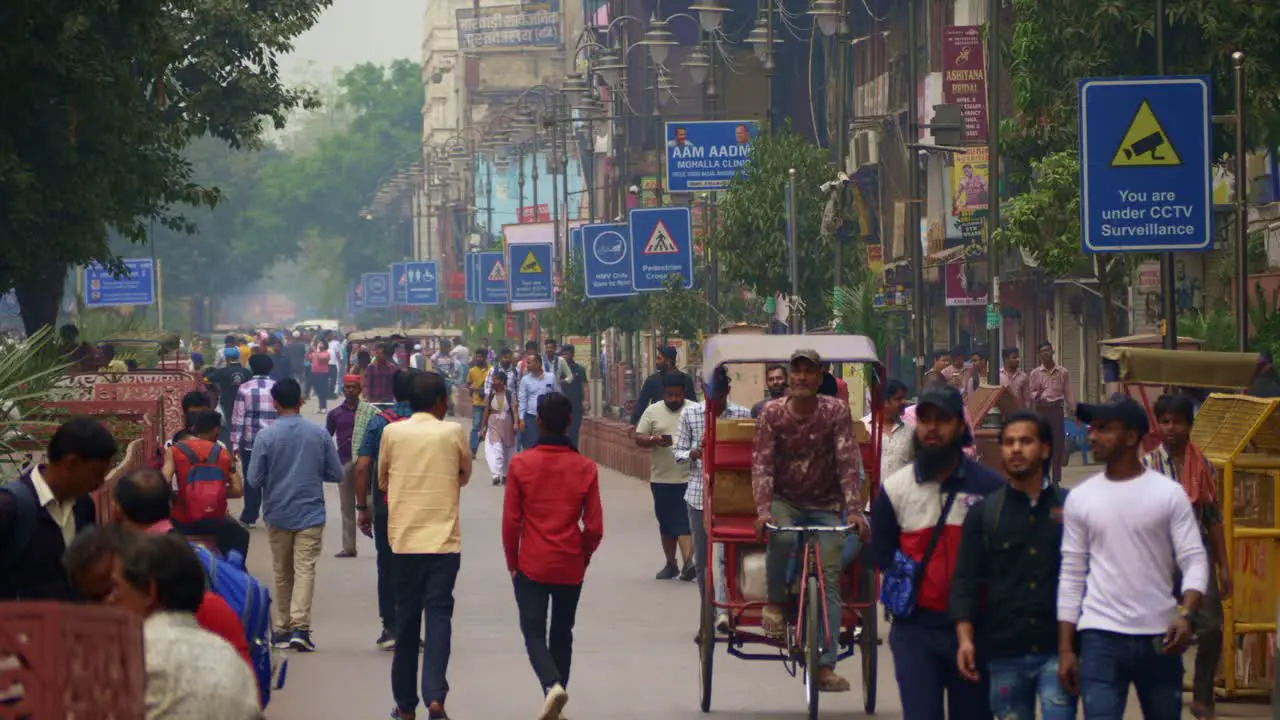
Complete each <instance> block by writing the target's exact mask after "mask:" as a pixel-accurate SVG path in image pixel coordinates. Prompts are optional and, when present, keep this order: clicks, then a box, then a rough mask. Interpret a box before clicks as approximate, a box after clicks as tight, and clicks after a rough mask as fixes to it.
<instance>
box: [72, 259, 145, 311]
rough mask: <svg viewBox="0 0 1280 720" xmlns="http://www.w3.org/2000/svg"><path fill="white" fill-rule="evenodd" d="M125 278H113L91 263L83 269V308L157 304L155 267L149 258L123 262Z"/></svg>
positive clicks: (101, 267)
mask: <svg viewBox="0 0 1280 720" xmlns="http://www.w3.org/2000/svg"><path fill="white" fill-rule="evenodd" d="M124 266H125V268H126V269H127V270H128V274H127V275H122V276H120V277H119V278H114V277H112V276H111V273H110V272H108V270H107V269H106V268H105V267H103V266H101V265H98V264H97V263H94V264H92V265H87V266H85V269H84V304H85V305H86V306H88V307H109V306H112V305H150V304H152V303H154V302H155V301H156V273H155V263H153V262H152V260H151V258H132V259H128V260H125V261H124Z"/></svg>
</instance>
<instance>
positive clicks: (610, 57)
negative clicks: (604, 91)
mask: <svg viewBox="0 0 1280 720" xmlns="http://www.w3.org/2000/svg"><path fill="white" fill-rule="evenodd" d="M626 69H627V64H626V63H625V62H623V61H622V56H621V55H620V54H619V53H618V52H617V51H616V50H605V51H604V52H602V53H600V60H599V61H597V62H596V66H595V71H596V72H597V73H598V74H599V75H600V79H601V80H604V84H605V85H608V86H609V88H610V89H612V90H617V89H618V85H619V84H620V83H621V82H622V73H623V72H625V71H626Z"/></svg>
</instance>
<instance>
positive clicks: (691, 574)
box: [680, 562, 698, 582]
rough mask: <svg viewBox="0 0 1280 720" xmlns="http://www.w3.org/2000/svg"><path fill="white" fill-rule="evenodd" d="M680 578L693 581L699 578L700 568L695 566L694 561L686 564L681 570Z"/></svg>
mask: <svg viewBox="0 0 1280 720" xmlns="http://www.w3.org/2000/svg"><path fill="white" fill-rule="evenodd" d="M680 579H681V580H683V581H685V582H693V581H694V580H697V579H698V569H697V568H695V567H694V566H693V563H691V562H690V563H685V564H684V569H682V570H681V571H680Z"/></svg>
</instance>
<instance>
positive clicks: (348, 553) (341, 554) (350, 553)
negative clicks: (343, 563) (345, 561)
mask: <svg viewBox="0 0 1280 720" xmlns="http://www.w3.org/2000/svg"><path fill="white" fill-rule="evenodd" d="M333 556H334V557H336V558H353V557H355V556H356V551H355V550H339V551H338V552H336V553H334V554H333Z"/></svg>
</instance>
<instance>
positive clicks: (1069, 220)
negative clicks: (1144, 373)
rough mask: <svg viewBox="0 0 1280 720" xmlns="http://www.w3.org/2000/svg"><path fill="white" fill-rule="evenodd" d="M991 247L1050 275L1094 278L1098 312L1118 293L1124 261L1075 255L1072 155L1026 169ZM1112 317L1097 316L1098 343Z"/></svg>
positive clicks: (1076, 181)
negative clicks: (1024, 182)
mask: <svg viewBox="0 0 1280 720" xmlns="http://www.w3.org/2000/svg"><path fill="white" fill-rule="evenodd" d="M995 242H996V245H997V247H1001V248H1005V249H1009V248H1016V249H1018V250H1021V251H1022V252H1023V253H1024V254H1025V255H1029V256H1031V257H1032V258H1033V259H1034V260H1035V263H1036V265H1037V266H1039V267H1040V268H1041V269H1043V270H1044V271H1045V272H1047V273H1049V274H1050V275H1057V276H1061V275H1084V276H1087V277H1093V278H1096V279H1097V281H1098V293H1099V294H1100V295H1101V296H1102V306H1103V307H1104V308H1112V307H1113V304H1112V298H1114V297H1115V295H1116V293H1117V292H1118V291H1119V290H1120V289H1122V288H1123V287H1124V282H1125V278H1126V277H1127V265H1126V261H1125V256H1124V255H1120V254H1105V253H1104V254H1099V255H1090V256H1086V255H1082V254H1081V252H1080V157H1079V155H1077V154H1076V152H1075V151H1074V150H1066V151H1061V152H1055V153H1051V154H1049V155H1047V156H1046V157H1044V158H1043V159H1040V160H1034V161H1032V163H1031V184H1030V187H1029V188H1028V189H1027V191H1026V192H1023V193H1021V194H1019V195H1015V196H1014V197H1013V198H1012V199H1011V200H1009V201H1008V202H1007V203H1006V204H1005V206H1004V210H1003V212H1002V213H1001V227H1000V228H999V229H998V230H996V232H995ZM1114 320H1115V318H1114V314H1113V312H1103V313H1102V337H1112V335H1113V333H1112V331H1113V330H1114V325H1115V322H1114Z"/></svg>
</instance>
